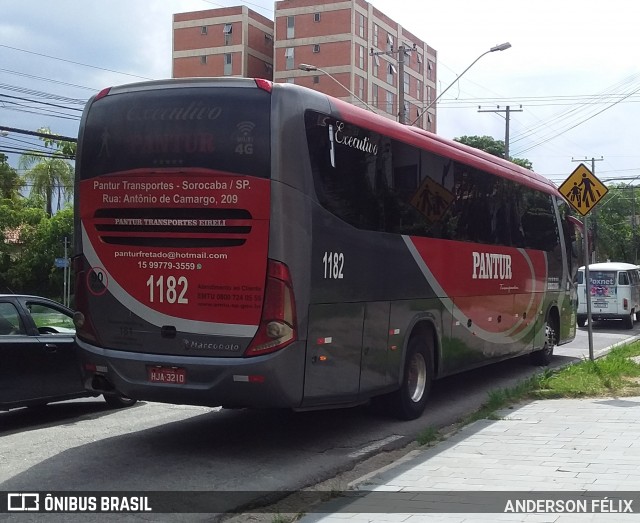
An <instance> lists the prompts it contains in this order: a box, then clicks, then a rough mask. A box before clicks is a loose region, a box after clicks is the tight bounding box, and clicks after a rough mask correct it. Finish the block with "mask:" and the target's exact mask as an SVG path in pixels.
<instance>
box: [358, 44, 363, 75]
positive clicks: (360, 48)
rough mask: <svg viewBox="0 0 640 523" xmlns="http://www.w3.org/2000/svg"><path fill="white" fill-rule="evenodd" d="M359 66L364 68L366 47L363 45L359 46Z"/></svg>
mask: <svg viewBox="0 0 640 523" xmlns="http://www.w3.org/2000/svg"><path fill="white" fill-rule="evenodd" d="M358 53H359V54H358V67H360V69H362V70H364V47H362V46H361V45H359V46H358Z"/></svg>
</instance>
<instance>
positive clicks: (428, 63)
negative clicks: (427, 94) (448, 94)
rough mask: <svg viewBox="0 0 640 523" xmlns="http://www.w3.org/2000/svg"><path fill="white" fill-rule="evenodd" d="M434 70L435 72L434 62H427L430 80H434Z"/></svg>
mask: <svg viewBox="0 0 640 523" xmlns="http://www.w3.org/2000/svg"><path fill="white" fill-rule="evenodd" d="M432 70H433V64H432V62H431V60H427V78H428V79H429V80H433V78H432V76H433V74H432V72H433V71H432Z"/></svg>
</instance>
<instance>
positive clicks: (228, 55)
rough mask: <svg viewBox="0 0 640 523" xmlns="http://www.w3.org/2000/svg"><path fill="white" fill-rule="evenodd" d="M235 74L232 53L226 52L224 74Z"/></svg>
mask: <svg viewBox="0 0 640 523" xmlns="http://www.w3.org/2000/svg"><path fill="white" fill-rule="evenodd" d="M232 74H233V62H232V59H231V53H225V55H224V75H225V76H231V75H232Z"/></svg>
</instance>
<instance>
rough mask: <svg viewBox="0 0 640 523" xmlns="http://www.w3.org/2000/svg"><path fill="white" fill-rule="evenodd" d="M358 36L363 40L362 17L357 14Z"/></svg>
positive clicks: (360, 14)
mask: <svg viewBox="0 0 640 523" xmlns="http://www.w3.org/2000/svg"><path fill="white" fill-rule="evenodd" d="M358 36H359V37H360V38H364V15H363V14H362V13H358Z"/></svg>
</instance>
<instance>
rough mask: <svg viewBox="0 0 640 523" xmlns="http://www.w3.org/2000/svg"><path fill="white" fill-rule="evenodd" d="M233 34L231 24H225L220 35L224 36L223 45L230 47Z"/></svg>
mask: <svg viewBox="0 0 640 523" xmlns="http://www.w3.org/2000/svg"><path fill="white" fill-rule="evenodd" d="M232 33H233V26H232V25H231V24H225V25H224V28H223V29H222V34H224V45H231V35H232Z"/></svg>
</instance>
